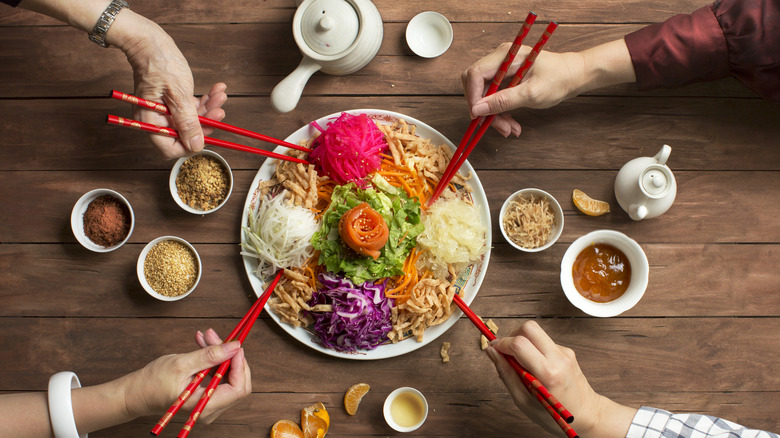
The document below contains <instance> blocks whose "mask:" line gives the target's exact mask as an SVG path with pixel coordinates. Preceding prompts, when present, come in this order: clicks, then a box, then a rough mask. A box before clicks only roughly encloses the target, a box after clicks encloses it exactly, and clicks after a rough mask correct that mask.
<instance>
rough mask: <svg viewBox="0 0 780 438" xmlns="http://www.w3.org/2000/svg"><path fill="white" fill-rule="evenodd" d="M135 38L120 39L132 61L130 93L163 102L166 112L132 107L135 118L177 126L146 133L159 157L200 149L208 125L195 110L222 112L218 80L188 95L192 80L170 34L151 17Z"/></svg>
mask: <svg viewBox="0 0 780 438" xmlns="http://www.w3.org/2000/svg"><path fill="white" fill-rule="evenodd" d="M143 27H144V30H143V31H142V32H139V33H138V35H142V36H143V37H141V38H136V39H133V42H132V43H125V44H122V45H120V48H121V49H122V50H123V51H124V52H125V55H126V56H127V60H128V61H129V62H130V65H131V66H132V67H133V78H134V81H135V95H136V96H138V97H141V98H143V99H147V100H150V101H153V102H162V103H165V104H166V105H167V106H168V109H169V110H170V112H171V114H170V115H167V114H161V113H158V112H156V111H151V110H147V109H144V108H141V107H136V108H135V111H134V116H135V118H136V119H138V120H141V121H143V122H146V123H152V124H154V125H158V126H169V127H172V128H174V129H176V130H178V131H179V136H180V138H179V139H175V138H171V137H165V136H160V135H151V139H152V143H154V145H155V146H157V147H158V148H159V149H160V151H161V152H162V154H163V156H164V157H165V158H177V157H182V156H186V155H191V154H194V153H197V152H200V151H201V150H202V149H203V145H204V136H205V135H208V134H209V133H211V132H212V131H213V128H207V127H203V128H202V127H201V125H200V122H199V121H198V116H203V117H207V118H210V119H214V120H222V119H223V118H225V111H224V110H223V109H222V105H223V104H224V103H225V101H226V100H227V94H225V89H226V88H227V86H226V85H225V84H223V83H217V84H214V85H213V86H212V87H211V90H209V92H208V94H205V95H203V97H201V98H200V99H197V98H195V97H194V96H193V94H194V82H193V78H192V71H191V70H190V67H189V64H187V60H186V59H185V58H184V55H183V54H182V53H181V51H180V50H179V48H178V47H177V46H176V43H174V41H173V39H172V38H171V37H170V36H169V35H168V34H167V33H165V31H163V30H162V28H160V27H159V26H157V25H156V24H155V23H153V22H151V21H148V20H145V21H143Z"/></svg>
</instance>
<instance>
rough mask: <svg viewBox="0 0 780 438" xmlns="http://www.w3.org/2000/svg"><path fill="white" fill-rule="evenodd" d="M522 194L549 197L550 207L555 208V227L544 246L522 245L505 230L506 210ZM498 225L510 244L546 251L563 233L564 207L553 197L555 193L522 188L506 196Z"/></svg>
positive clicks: (533, 250)
mask: <svg viewBox="0 0 780 438" xmlns="http://www.w3.org/2000/svg"><path fill="white" fill-rule="evenodd" d="M520 196H525V197H530V196H535V197H537V198H544V199H547V202H549V203H550V207H552V209H553V213H554V214H555V222H554V223H553V229H552V231H551V232H550V239H549V240H547V243H545V244H544V245H542V246H538V247H536V248H525V247H523V246H520V245H518V244H516V243H515V242H513V241H512V239H510V238H509V236H508V235H507V232H506V230H504V215H505V214H506V211H507V209H508V208H509V206H510V205H511V204H512V201H514V200H515V199H517V198H518V197H520ZM498 225H499V228H500V229H501V234H503V235H504V239H506V241H507V242H509V244H510V245H512V246H513V247H515V248H516V249H519V250H520V251H525V252H539V251H544V250H545V249H547V248H549V247H551V246H552V245H553V243H555V242H556V241H557V240H558V238H559V237H561V233H563V209H562V208H561V204H559V203H558V201H557V200H556V199H555V198H554V197H553V195H551V194H549V193H547V192H545V191H544V190H539V189H522V190H518V191H516V192H514V193H512V194H511V195H510V196H509V197H508V198H506V201H504V205H502V206H501V212H500V213H499V214H498Z"/></svg>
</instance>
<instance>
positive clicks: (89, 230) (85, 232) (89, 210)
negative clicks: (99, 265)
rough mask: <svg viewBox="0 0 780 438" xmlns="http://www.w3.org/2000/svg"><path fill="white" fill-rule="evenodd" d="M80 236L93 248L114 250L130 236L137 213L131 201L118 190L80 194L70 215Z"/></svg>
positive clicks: (75, 233)
mask: <svg viewBox="0 0 780 438" xmlns="http://www.w3.org/2000/svg"><path fill="white" fill-rule="evenodd" d="M70 226H71V229H73V235H74V236H76V240H78V241H79V243H80V244H81V245H82V246H83V247H84V248H87V249H88V250H90V251H94V252H109V251H113V250H115V249H117V248H119V247H120V246H122V245H124V243H125V242H127V240H128V239H129V238H130V235H131V234H132V233H133V227H134V226H135V216H134V215H133V209H132V207H130V203H129V202H127V199H125V197H124V196H122V195H120V194H119V193H118V192H115V191H114V190H109V189H95V190H92V191H90V192H88V193H86V194H85V195H84V196H82V197H81V198H79V200H78V201H77V202H76V205H75V206H73V212H72V213H71V215H70Z"/></svg>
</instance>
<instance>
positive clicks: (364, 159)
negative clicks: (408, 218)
mask: <svg viewBox="0 0 780 438" xmlns="http://www.w3.org/2000/svg"><path fill="white" fill-rule="evenodd" d="M312 125H313V126H314V127H315V128H317V129H318V130H319V131H320V132H321V134H320V136H319V137H317V139H316V140H315V141H314V145H313V146H314V149H313V150H312V151H311V153H309V160H310V161H311V162H313V163H314V164H315V165H316V166H317V169H318V170H319V171H321V172H322V173H324V174H325V175H327V176H329V177H330V178H331V179H333V180H334V181H336V182H337V183H338V184H346V183H348V182H354V183H356V184H357V185H358V186H360V187H365V186H366V182H365V180H364V179H365V177H366V176H367V175H368V174H370V173H373V172H376V171H377V170H379V167H380V166H381V164H382V157H381V156H380V154H381V153H382V151H384V150H385V149H387V142H386V141H385V139H384V134H382V131H380V130H379V128H378V127H377V126H376V124H375V123H374V121H373V120H371V119H370V118H369V117H368V116H367V115H365V114H358V115H352V114H349V113H342V114H341V115H340V116H339V117H338V118H337V119H336V120H334V121H332V122H331V123H330V124H329V125H328V127H327V129H323V128H322V126H320V125H319V123H317V122H312Z"/></svg>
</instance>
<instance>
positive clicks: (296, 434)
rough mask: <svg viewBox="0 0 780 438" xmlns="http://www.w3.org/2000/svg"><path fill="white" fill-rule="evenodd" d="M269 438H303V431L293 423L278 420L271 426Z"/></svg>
mask: <svg viewBox="0 0 780 438" xmlns="http://www.w3.org/2000/svg"><path fill="white" fill-rule="evenodd" d="M271 438H305V437H304V436H303V431H302V430H301V428H300V427H298V425H297V424H295V422H293V421H290V420H279V421H277V422H276V423H274V425H273V426H271Z"/></svg>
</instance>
